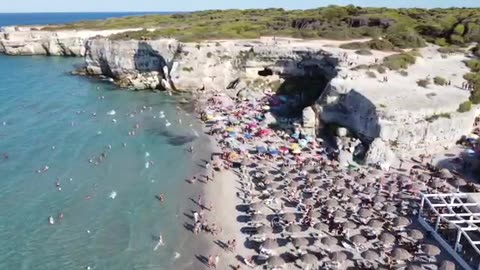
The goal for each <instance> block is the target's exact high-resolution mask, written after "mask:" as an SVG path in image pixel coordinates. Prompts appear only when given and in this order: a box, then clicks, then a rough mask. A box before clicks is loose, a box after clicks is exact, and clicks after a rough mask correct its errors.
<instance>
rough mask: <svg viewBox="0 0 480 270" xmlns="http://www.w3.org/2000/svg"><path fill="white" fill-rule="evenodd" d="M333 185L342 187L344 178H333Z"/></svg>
mask: <svg viewBox="0 0 480 270" xmlns="http://www.w3.org/2000/svg"><path fill="white" fill-rule="evenodd" d="M333 185H334V186H336V187H343V186H345V180H343V179H342V178H337V179H335V180H333Z"/></svg>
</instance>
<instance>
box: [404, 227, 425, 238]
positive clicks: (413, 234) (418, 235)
mask: <svg viewBox="0 0 480 270" xmlns="http://www.w3.org/2000/svg"><path fill="white" fill-rule="evenodd" d="M407 234H408V236H409V237H410V238H412V239H415V240H421V239H423V233H422V232H421V231H419V230H417V229H413V230H410V231H408V233H407Z"/></svg>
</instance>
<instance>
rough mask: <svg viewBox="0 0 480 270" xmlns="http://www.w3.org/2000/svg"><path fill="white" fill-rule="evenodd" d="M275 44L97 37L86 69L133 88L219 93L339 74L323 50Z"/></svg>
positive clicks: (91, 43)
mask: <svg viewBox="0 0 480 270" xmlns="http://www.w3.org/2000/svg"><path fill="white" fill-rule="evenodd" d="M271 42H272V41H271V40H265V41H216V42H202V43H179V42H177V41H176V40H171V39H161V40H154V41H133V40H132V41H112V40H108V39H105V38H95V39H91V40H89V41H88V42H87V44H86V71H87V73H88V74H91V75H100V74H101V75H106V76H109V77H112V78H113V79H115V80H116V82H117V83H118V84H119V85H120V86H123V87H130V88H135V89H152V88H153V89H155V88H166V89H175V90H196V89H208V90H215V91H223V90H225V89H226V88H243V87H250V88H260V87H263V88H264V89H265V88H268V87H270V88H272V87H275V86H276V87H278V86H279V85H281V83H282V82H284V81H285V79H287V78H291V77H299V76H307V75H308V76H312V75H315V74H319V75H320V74H327V76H329V77H334V76H335V72H336V71H335V64H336V62H335V59H334V58H331V57H329V56H328V55H327V54H326V53H325V51H324V50H322V49H321V48H310V47H307V46H303V47H302V46H298V47H297V46H293V47H292V46H282V45H280V44H278V46H276V47H272V45H273V44H272V43H271ZM282 44H283V43H282ZM284 45H285V44H284ZM319 91H320V89H319Z"/></svg>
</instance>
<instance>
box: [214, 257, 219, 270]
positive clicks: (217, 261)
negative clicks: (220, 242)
mask: <svg viewBox="0 0 480 270" xmlns="http://www.w3.org/2000/svg"><path fill="white" fill-rule="evenodd" d="M219 262H220V257H219V256H218V254H217V255H215V264H214V268H215V269H217V266H218V263H219Z"/></svg>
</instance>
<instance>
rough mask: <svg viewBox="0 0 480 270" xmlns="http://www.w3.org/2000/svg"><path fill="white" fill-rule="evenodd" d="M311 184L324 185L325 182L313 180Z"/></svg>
mask: <svg viewBox="0 0 480 270" xmlns="http://www.w3.org/2000/svg"><path fill="white" fill-rule="evenodd" d="M311 185H312V187H321V186H322V185H323V182H322V181H312V183H311ZM324 191H326V190H324ZM327 192H328V191H327ZM327 194H328V193H327Z"/></svg>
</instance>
